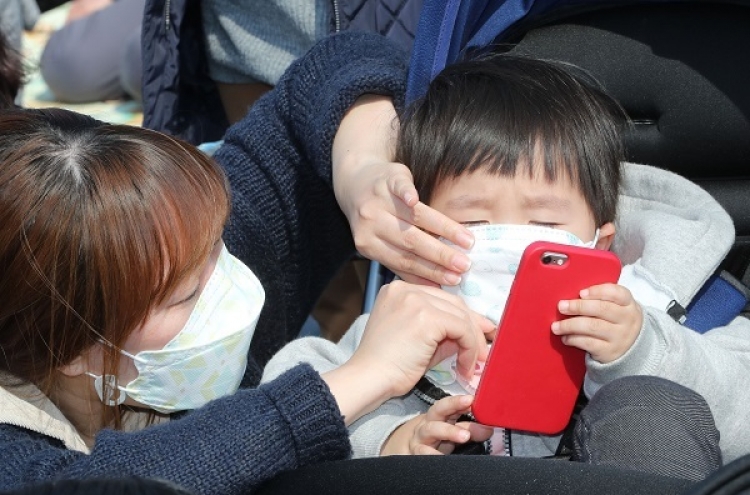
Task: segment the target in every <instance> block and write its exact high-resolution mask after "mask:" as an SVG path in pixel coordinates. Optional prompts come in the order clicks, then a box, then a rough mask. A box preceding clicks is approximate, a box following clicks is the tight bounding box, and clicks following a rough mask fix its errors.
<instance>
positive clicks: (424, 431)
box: [417, 421, 471, 446]
mask: <svg viewBox="0 0 750 495" xmlns="http://www.w3.org/2000/svg"><path fill="white" fill-rule="evenodd" d="M470 438H471V432H469V431H468V430H467V429H465V428H461V427H460V426H456V425H455V424H451V423H446V422H444V421H428V422H426V423H425V424H424V425H422V427H421V428H419V430H418V433H417V439H418V441H419V443H420V444H424V445H433V446H437V444H438V443H440V442H452V443H466V442H468V441H469V439H470Z"/></svg>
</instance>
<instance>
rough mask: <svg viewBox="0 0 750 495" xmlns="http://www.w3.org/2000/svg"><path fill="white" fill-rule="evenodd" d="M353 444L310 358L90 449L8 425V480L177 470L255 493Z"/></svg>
mask: <svg viewBox="0 0 750 495" xmlns="http://www.w3.org/2000/svg"><path fill="white" fill-rule="evenodd" d="M348 454H349V442H348V440H347V436H346V429H345V426H344V422H343V421H342V417H341V413H340V412H339V409H338V407H337V404H336V402H335V400H334V398H333V396H332V395H331V394H330V392H329V390H328V387H327V386H326V384H325V383H324V381H323V380H322V379H321V378H320V376H319V375H318V374H317V373H315V372H314V371H313V370H312V369H310V368H309V367H306V366H304V367H298V368H295V369H293V370H291V371H289V372H288V373H286V374H284V375H283V376H281V377H279V378H278V379H277V380H275V381H274V382H273V383H268V384H266V385H263V386H262V387H259V388H258V389H253V390H241V391H239V392H237V393H236V394H235V395H233V396H231V397H226V398H223V399H219V400H217V401H214V402H212V403H210V404H208V405H207V406H205V407H203V408H201V409H198V410H195V411H193V412H191V413H189V414H187V415H186V416H184V417H183V418H181V419H179V420H174V421H171V422H169V423H166V424H161V425H156V426H152V427H149V428H146V429H145V430H142V431H140V432H130V433H125V432H117V431H112V430H104V431H103V432H101V433H100V434H99V435H98V436H97V437H96V443H95V445H94V448H93V449H92V450H91V453H90V454H84V453H81V452H75V451H71V450H67V449H66V448H65V447H63V446H62V445H61V444H60V443H59V442H57V441H56V440H53V439H51V438H49V437H46V436H42V435H40V434H38V433H34V432H31V431H28V430H23V429H21V428H19V427H15V426H10V425H0V456H2V458H3V459H4V461H3V463H2V465H0V490H2V491H4V490H10V489H13V488H17V487H20V486H22V485H28V484H31V483H35V482H42V481H48V480H52V479H77V478H81V479H82V478H93V477H119V476H124V475H134V476H142V477H148V478H162V479H166V480H170V481H172V482H175V483H177V484H178V485H181V486H183V487H185V488H187V489H190V490H192V491H195V492H196V493H205V494H212V493H217V494H219V493H221V494H230V493H246V492H247V491H248V490H251V489H253V488H254V487H256V486H257V485H258V484H260V483H261V482H263V481H264V480H266V479H268V478H270V477H272V476H274V475H275V474H277V473H279V472H281V471H285V470H289V469H294V468H297V467H301V466H304V465H306V464H309V463H312V462H321V461H325V460H334V459H344V458H346V457H347V456H348Z"/></svg>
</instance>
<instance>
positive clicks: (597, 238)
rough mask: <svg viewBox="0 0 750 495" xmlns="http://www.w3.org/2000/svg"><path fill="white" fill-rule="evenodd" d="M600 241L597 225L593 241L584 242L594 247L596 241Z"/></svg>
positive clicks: (587, 245)
mask: <svg viewBox="0 0 750 495" xmlns="http://www.w3.org/2000/svg"><path fill="white" fill-rule="evenodd" d="M597 242H599V228H598V227H597V229H596V232H594V239H593V240H592V241H591V242H587V243H586V244H584V246H586V247H591V248H594V247H596V243H597Z"/></svg>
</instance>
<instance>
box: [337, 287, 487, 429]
mask: <svg viewBox="0 0 750 495" xmlns="http://www.w3.org/2000/svg"><path fill="white" fill-rule="evenodd" d="M494 327H495V326H494V324H493V323H492V322H491V321H489V320H487V319H486V318H484V317H482V316H480V315H478V314H477V313H474V312H473V311H471V310H469V308H468V307H467V306H466V305H465V304H464V302H463V301H462V300H461V298H459V297H457V296H454V295H451V294H448V293H447V292H445V291H443V290H441V289H438V288H434V287H425V286H419V285H414V284H409V283H406V282H402V281H395V282H392V283H390V284H388V285H386V286H384V287H383V288H382V289H380V292H379V293H378V297H377V300H376V301H375V306H374V308H373V310H372V313H371V314H370V319H369V320H368V322H367V326H366V328H365V331H364V334H363V336H362V340H361V342H360V344H359V347H358V348H357V350H356V352H355V353H354V355H353V356H352V357H351V358H350V359H349V361H347V362H346V363H345V364H343V365H342V366H341V367H339V368H338V369H336V370H333V371H330V372H328V373H326V374H325V375H324V376H323V378H324V379H325V380H326V382H327V383H328V385H329V387H330V388H331V391H332V392H333V395H334V396H335V397H336V401H337V402H338V404H339V407H340V408H341V412H342V413H343V414H344V416H345V420H346V422H347V424H348V423H351V422H352V421H354V420H355V419H357V418H359V417H360V416H362V415H363V414H366V413H367V412H370V411H372V410H373V409H375V408H376V407H378V406H379V405H380V404H382V403H383V402H385V401H386V400H388V399H390V398H391V397H397V396H400V395H404V394H406V393H408V392H409V391H410V390H411V389H412V387H414V384H416V383H417V381H418V380H419V379H420V378H421V377H422V376H423V375H424V374H425V372H426V371H427V370H428V369H429V368H431V367H432V366H434V365H435V364H437V363H439V362H440V361H442V360H443V359H445V358H446V357H448V356H450V355H452V354H455V353H458V362H457V365H458V371H459V373H461V374H462V375H463V376H466V377H467V378H468V377H471V376H473V373H474V365H475V363H476V361H477V360H478V359H479V360H485V359H486V358H487V352H488V349H487V343H486V340H485V334H487V333H489V332H492V331H493V330H494Z"/></svg>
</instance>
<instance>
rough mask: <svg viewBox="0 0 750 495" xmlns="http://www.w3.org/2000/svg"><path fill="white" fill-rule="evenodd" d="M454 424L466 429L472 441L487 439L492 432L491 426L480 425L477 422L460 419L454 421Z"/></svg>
mask: <svg viewBox="0 0 750 495" xmlns="http://www.w3.org/2000/svg"><path fill="white" fill-rule="evenodd" d="M456 426H457V427H459V428H464V429H466V430H468V432H469V435H470V439H471V441H472V442H484V441H485V440H489V438H490V437H491V436H492V433H493V428H492V427H491V426H484V425H480V424H479V423H474V422H472V421H462V422H460V423H456Z"/></svg>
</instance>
